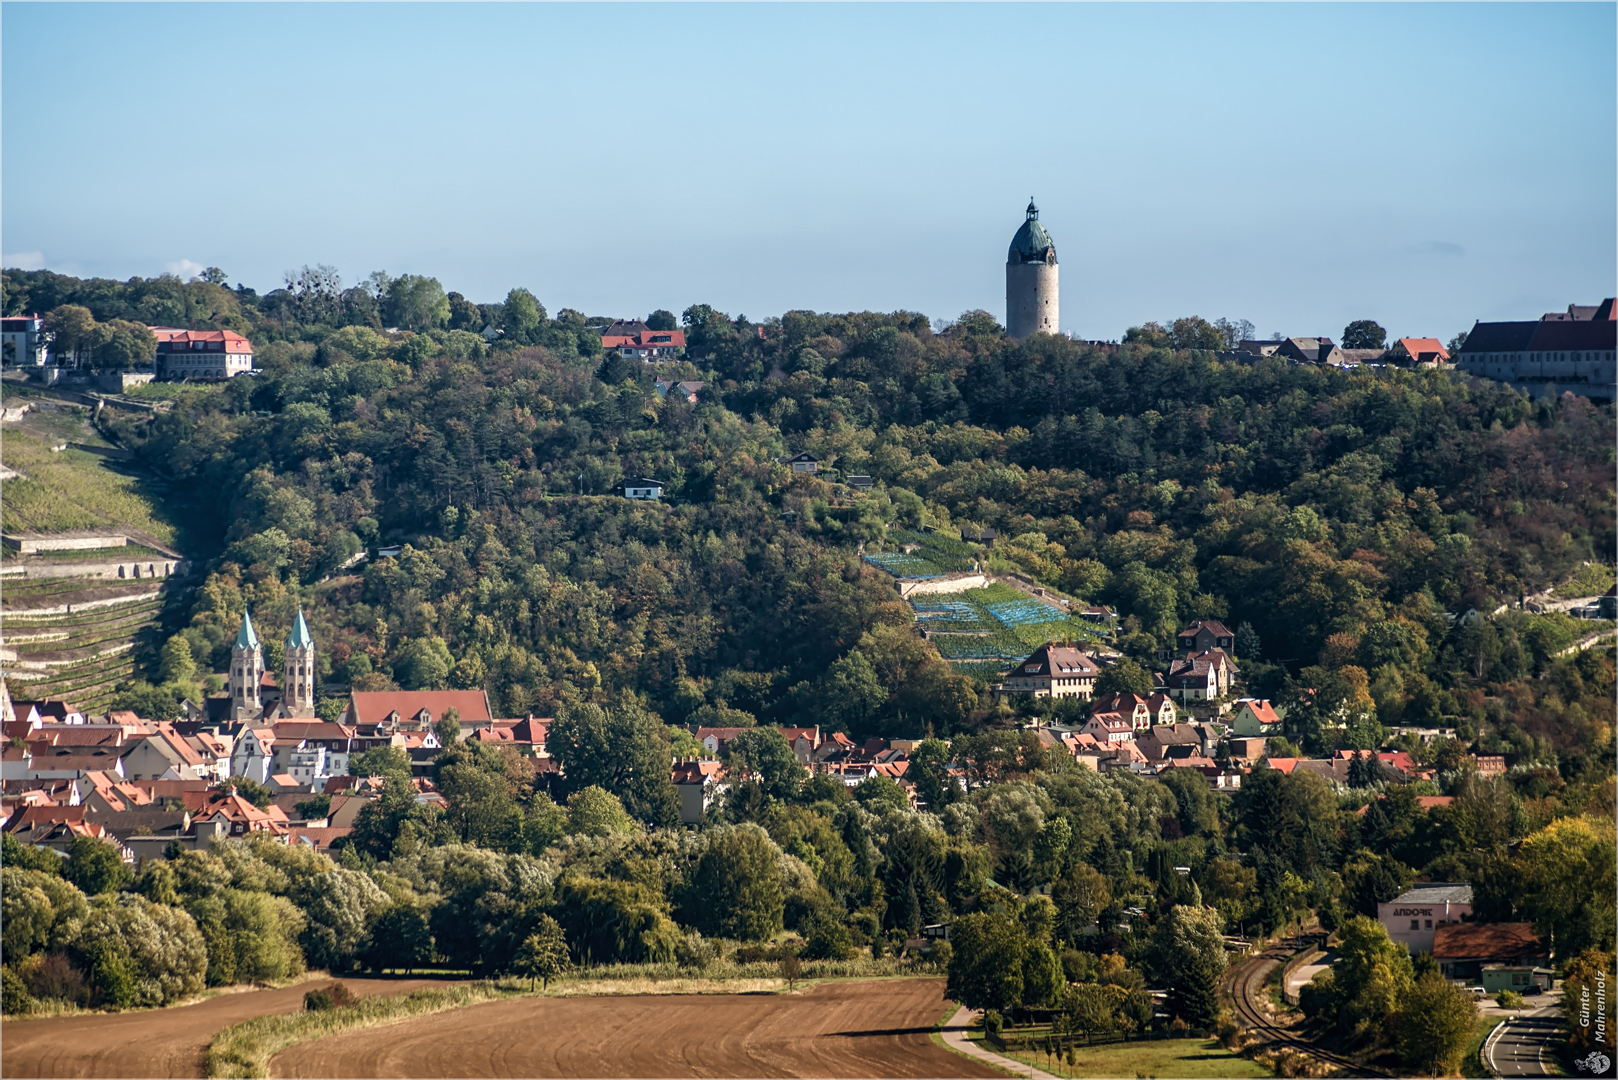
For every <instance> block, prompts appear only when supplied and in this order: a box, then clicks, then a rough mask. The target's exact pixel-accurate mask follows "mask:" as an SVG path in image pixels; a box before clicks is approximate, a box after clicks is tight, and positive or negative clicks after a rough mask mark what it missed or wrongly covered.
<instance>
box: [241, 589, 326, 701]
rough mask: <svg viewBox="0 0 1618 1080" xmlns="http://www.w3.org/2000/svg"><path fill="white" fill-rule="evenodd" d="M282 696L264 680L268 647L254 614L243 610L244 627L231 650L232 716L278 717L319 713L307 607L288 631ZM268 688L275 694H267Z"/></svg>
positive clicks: (312, 645) (301, 609)
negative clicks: (262, 641)
mask: <svg viewBox="0 0 1618 1080" xmlns="http://www.w3.org/2000/svg"><path fill="white" fill-rule="evenodd" d="M285 651H286V659H285V662H284V663H283V665H282V673H281V685H280V688H279V694H280V696H279V699H278V700H276V699H275V698H274V697H273V692H274V691H275V689H276V688H275V687H274V686H273V685H271V686H268V687H267V686H266V685H265V681H264V675H265V670H264V650H263V648H261V647H260V645H259V641H258V632H257V631H256V630H254V629H253V617H252V615H250V614H249V613H247V612H243V613H242V626H241V629H240V630H238V631H237V632H236V644H235V645H233V646H232V647H231V650H230V681H229V687H228V689H229V692H230V715H231V718H232V719H235V720H260V719H263V720H276V719H282V718H291V717H308V716H314V715H315V639H314V636H313V635H312V634H310V633H309V623H308V622H307V621H305V619H304V617H303V608H301V607H300V608H299V609H298V617H297V618H296V619H294V620H293V622H292V630H291V632H290V633H288V634H287V640H286V646H285ZM266 690H269V691H271V694H266V692H265V691H266Z"/></svg>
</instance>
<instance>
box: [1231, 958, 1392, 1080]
mask: <svg viewBox="0 0 1618 1080" xmlns="http://www.w3.org/2000/svg"><path fill="white" fill-rule="evenodd" d="M1291 955H1292V953H1291V951H1290V950H1288V949H1287V948H1286V947H1285V946H1274V947H1271V948H1269V949H1266V950H1264V951H1263V952H1261V953H1259V954H1258V955H1257V956H1252V957H1249V958H1248V959H1246V960H1243V961H1242V962H1241V963H1239V964H1237V965H1236V966H1234V967H1232V968H1231V969H1230V972H1229V973H1228V974H1227V975H1226V977H1225V978H1226V990H1227V992H1228V993H1229V995H1230V998H1231V1001H1232V1003H1233V1005H1234V1006H1235V1009H1236V1016H1237V1019H1239V1020H1240V1021H1241V1023H1242V1026H1243V1027H1245V1028H1247V1030H1248V1031H1249V1032H1251V1033H1252V1034H1254V1035H1256V1036H1258V1037H1259V1038H1260V1039H1262V1040H1264V1042H1266V1043H1268V1044H1269V1045H1271V1046H1274V1047H1276V1048H1278V1049H1283V1050H1292V1051H1294V1052H1296V1053H1299V1054H1303V1055H1305V1056H1306V1057H1312V1058H1314V1059H1315V1060H1316V1061H1321V1062H1324V1063H1326V1064H1327V1065H1330V1066H1332V1067H1333V1068H1335V1069H1338V1070H1340V1071H1341V1072H1343V1073H1346V1074H1348V1075H1351V1076H1387V1075H1388V1073H1386V1072H1384V1071H1382V1070H1381V1069H1376V1068H1372V1067H1370V1066H1368V1065H1362V1064H1360V1063H1359V1062H1357V1061H1355V1060H1353V1059H1352V1058H1348V1057H1344V1056H1343V1055H1341V1054H1336V1053H1333V1052H1332V1051H1330V1050H1325V1049H1322V1048H1321V1047H1319V1046H1316V1045H1315V1044H1314V1043H1311V1042H1309V1041H1308V1040H1306V1039H1302V1038H1300V1037H1299V1036H1298V1035H1296V1034H1295V1033H1294V1032H1293V1031H1292V1030H1291V1029H1290V1028H1286V1027H1283V1026H1281V1025H1280V1024H1277V1023H1276V1022H1275V1021H1274V1020H1272V1019H1270V1016H1269V1014H1268V1013H1266V1012H1265V1011H1264V1007H1263V1004H1262V1002H1264V1001H1266V1000H1267V999H1268V997H1269V992H1268V991H1267V990H1266V989H1265V986H1266V984H1267V983H1268V981H1269V975H1270V970H1271V969H1272V968H1273V967H1275V966H1276V965H1277V964H1279V963H1281V962H1283V961H1284V960H1286V958H1287V957H1289V956H1291Z"/></svg>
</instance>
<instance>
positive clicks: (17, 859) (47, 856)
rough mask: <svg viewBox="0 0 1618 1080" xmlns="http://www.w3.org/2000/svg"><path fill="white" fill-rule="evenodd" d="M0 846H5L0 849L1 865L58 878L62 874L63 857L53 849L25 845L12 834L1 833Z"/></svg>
mask: <svg viewBox="0 0 1618 1080" xmlns="http://www.w3.org/2000/svg"><path fill="white" fill-rule="evenodd" d="M0 845H3V848H0V864H4V865H5V866H10V867H15V868H16V869H18V870H39V871H42V872H44V873H47V874H52V875H55V876H58V877H60V876H61V874H62V870H63V863H62V857H61V856H60V855H58V854H57V853H56V852H55V850H53V849H51V848H48V847H39V846H38V845H35V844H24V843H23V842H22V841H21V840H18V839H17V838H16V836H14V835H12V834H11V833H0Z"/></svg>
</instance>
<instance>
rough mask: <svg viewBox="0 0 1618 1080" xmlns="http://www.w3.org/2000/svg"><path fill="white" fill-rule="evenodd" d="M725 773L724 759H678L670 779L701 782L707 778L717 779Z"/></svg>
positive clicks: (682, 781)
mask: <svg viewBox="0 0 1618 1080" xmlns="http://www.w3.org/2000/svg"><path fill="white" fill-rule="evenodd" d="M724 774H725V764H724V762H722V761H677V762H675V763H674V769H673V771H672V774H671V776H670V779H671V780H672V781H673V782H674V783H676V784H700V783H702V782H703V781H705V780H710V779H712V780H717V779H719V778H720V777H721V776H723V775H724Z"/></svg>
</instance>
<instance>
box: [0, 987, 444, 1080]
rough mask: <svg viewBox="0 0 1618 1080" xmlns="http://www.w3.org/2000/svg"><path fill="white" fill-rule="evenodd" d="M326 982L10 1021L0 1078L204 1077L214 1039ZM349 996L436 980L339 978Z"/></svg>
mask: <svg viewBox="0 0 1618 1080" xmlns="http://www.w3.org/2000/svg"><path fill="white" fill-rule="evenodd" d="M331 982H332V980H330V979H325V980H315V981H313V982H307V983H302V984H300V985H298V986H289V987H286V988H285V989H282V990H254V991H249V992H246V993H240V994H221V995H219V996H218V997H214V998H209V999H208V1000H207V1001H202V1002H198V1003H197V1004H195V1005H184V1006H181V1007H179V1008H174V1009H156V1010H153V1011H151V1012H133V1013H110V1014H109V1013H91V1014H87V1015H84V1016H62V1017H55V1018H51V1019H44V1020H8V1021H7V1022H6V1023H5V1025H4V1026H3V1027H0V1077H5V1078H6V1080H11V1078H12V1077H19V1078H20V1077H36V1076H37V1077H44V1076H52V1077H54V1076H63V1077H121V1076H127V1077H149V1076H164V1077H172V1076H186V1077H196V1076H201V1075H203V1054H204V1053H205V1052H206V1051H207V1049H208V1044H209V1043H210V1042H212V1041H213V1037H214V1035H215V1034H216V1033H218V1032H219V1031H221V1030H223V1029H224V1028H227V1027H229V1026H230V1025H232V1024H239V1023H241V1022H242V1021H243V1020H251V1019H252V1018H253V1017H255V1016H268V1015H269V1014H271V1013H289V1012H297V1011H298V1010H299V1009H301V1008H303V995H304V993H305V992H307V991H309V990H313V989H316V988H317V987H322V986H330V985H331ZM343 982H344V983H346V984H347V985H348V987H349V989H351V990H353V991H354V992H355V993H358V994H362V995H368V994H404V993H409V992H410V991H411V990H415V989H418V988H420V987H423V986H447V985H449V982H447V981H446V980H442V979H344V980H343Z"/></svg>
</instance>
